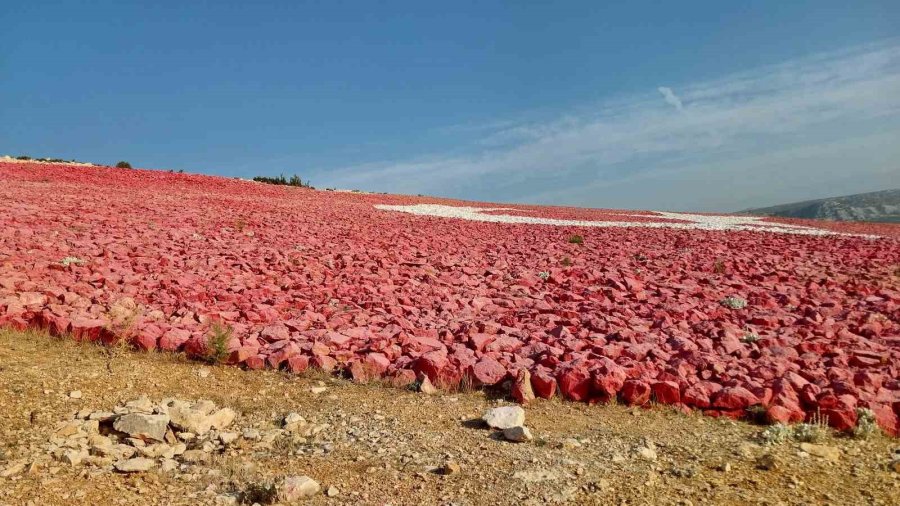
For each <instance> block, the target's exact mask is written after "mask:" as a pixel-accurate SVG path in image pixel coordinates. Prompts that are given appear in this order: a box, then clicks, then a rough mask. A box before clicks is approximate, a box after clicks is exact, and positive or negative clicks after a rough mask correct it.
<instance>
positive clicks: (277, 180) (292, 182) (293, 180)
mask: <svg viewBox="0 0 900 506" xmlns="http://www.w3.org/2000/svg"><path fill="white" fill-rule="evenodd" d="M253 180H254V181H256V182H258V183H266V184H274V185H279V186H296V187H299V188H312V186H311V185H310V183H309V181H306V182H304V181H303V180H302V179H300V176H297V175H296V174H295V175H293V176H291V177H290V179H287V178H285V177H284V174H282V175H280V176H278V177H266V176H256V177H254V178H253Z"/></svg>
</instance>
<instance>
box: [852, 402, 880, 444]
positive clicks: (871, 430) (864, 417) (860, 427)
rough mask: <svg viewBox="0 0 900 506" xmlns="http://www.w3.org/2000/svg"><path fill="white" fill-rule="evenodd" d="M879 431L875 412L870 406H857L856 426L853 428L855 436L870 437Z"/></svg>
mask: <svg viewBox="0 0 900 506" xmlns="http://www.w3.org/2000/svg"><path fill="white" fill-rule="evenodd" d="M878 431H879V428H878V422H876V421H875V413H874V412H873V411H872V410H871V409H868V408H856V427H855V428H854V429H853V437H855V438H857V439H869V438H870V437H872V436H874V435H875V434H877V433H878Z"/></svg>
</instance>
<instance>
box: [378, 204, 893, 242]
mask: <svg viewBox="0 0 900 506" xmlns="http://www.w3.org/2000/svg"><path fill="white" fill-rule="evenodd" d="M375 208H376V209H381V210H383V211H397V212H401V213H409V214H415V215H419V216H434V217H439V218H455V219H461V220H470V221H481V222H487V223H516V224H531V225H555V226H561V227H562V226H566V227H642V228H671V229H676V230H746V231H751V232H775V233H781V234H798V235H818V236H848V237H865V238H869V239H876V238H878V236H877V235H860V234H845V233H842V232H833V231H831V230H824V229H820V228H814V227H805V226H801V225H790V224H787V223H774V222H770V221H764V218H761V217H756V216H708V215H702V214H687V213H670V212H664V211H660V212H655V213H654V214H628V213H621V214H620V213H616V216H630V217H641V218H661V219H669V220H680V221H681V222H682V223H672V222H661V221H587V220H563V219H557V218H537V217H533V216H520V215H510V214H485V211H491V212H494V211H518V212H528V211H525V210H522V209H515V208H511V207H495V208H482V207H464V206H444V205H440V204H415V205H408V206H404V205H387V204H376V205H375Z"/></svg>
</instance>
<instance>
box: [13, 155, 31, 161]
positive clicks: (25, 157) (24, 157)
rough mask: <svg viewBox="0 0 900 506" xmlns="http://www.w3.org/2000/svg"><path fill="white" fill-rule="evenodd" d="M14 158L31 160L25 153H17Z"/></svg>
mask: <svg viewBox="0 0 900 506" xmlns="http://www.w3.org/2000/svg"><path fill="white" fill-rule="evenodd" d="M16 160H31V157H30V156H27V155H19V156H17V157H16Z"/></svg>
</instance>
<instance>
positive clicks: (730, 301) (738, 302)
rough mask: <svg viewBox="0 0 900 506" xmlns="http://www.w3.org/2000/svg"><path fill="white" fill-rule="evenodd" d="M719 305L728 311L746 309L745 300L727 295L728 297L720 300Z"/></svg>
mask: <svg viewBox="0 0 900 506" xmlns="http://www.w3.org/2000/svg"><path fill="white" fill-rule="evenodd" d="M719 304H722V305H723V306H725V307H727V308H729V309H744V308H745V307H747V300H746V299H742V298H740V297H736V296H734V295H729V296H728V297H725V298H724V299H722V300H720V301H719Z"/></svg>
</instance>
